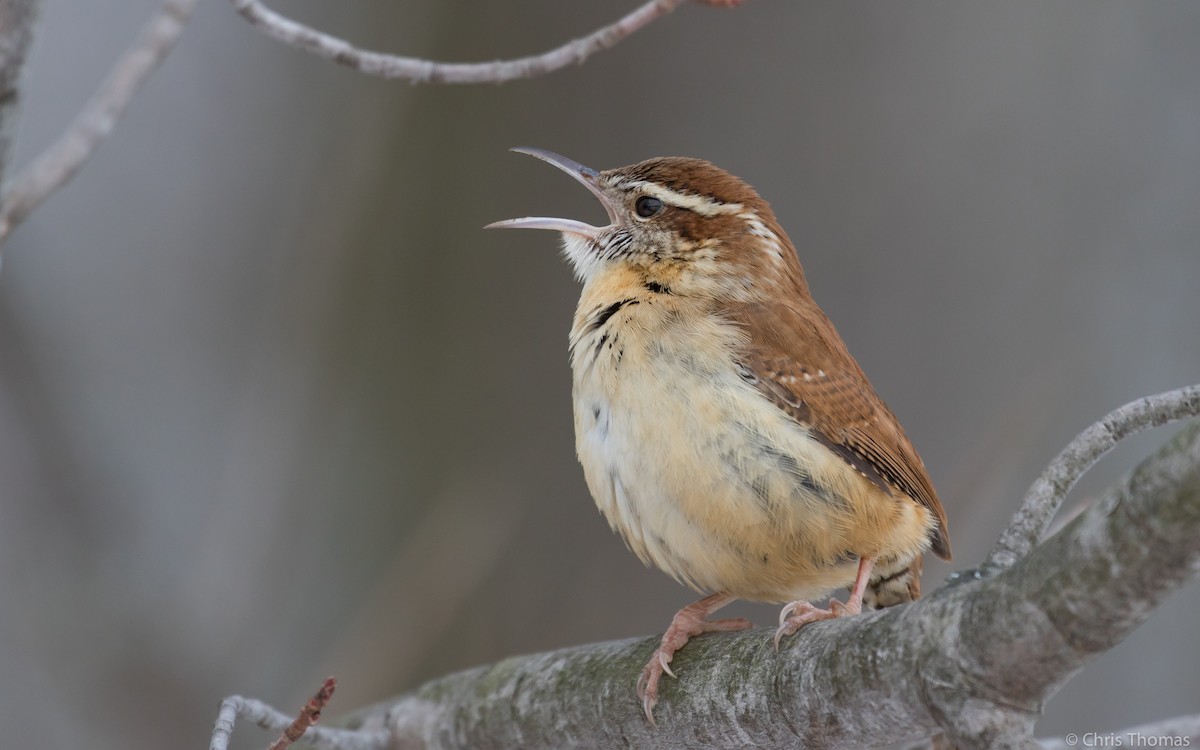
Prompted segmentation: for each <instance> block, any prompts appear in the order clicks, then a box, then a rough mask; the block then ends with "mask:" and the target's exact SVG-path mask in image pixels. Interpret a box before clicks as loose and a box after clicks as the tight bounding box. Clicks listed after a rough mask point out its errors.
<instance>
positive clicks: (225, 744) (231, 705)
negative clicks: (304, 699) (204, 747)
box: [208, 695, 391, 750]
mask: <svg viewBox="0 0 1200 750" xmlns="http://www.w3.org/2000/svg"><path fill="white" fill-rule="evenodd" d="M238 719H243V720H245V721H249V722H251V723H253V724H257V725H258V726H259V727H261V728H262V729H265V730H267V731H268V732H284V731H286V730H287V729H288V727H290V726H291V725H292V719H291V717H289V716H285V715H284V714H283V713H282V712H280V711H277V710H275V709H274V708H271V707H270V706H268V705H267V704H265V703H263V702H262V701H256V700H254V699H253V698H243V697H242V696H240V695H231V696H229V697H228V698H226V699H225V700H223V701H221V706H220V708H219V709H218V710H217V721H216V723H215V724H214V725H213V732H212V739H211V740H210V741H209V743H208V750H229V738H230V735H232V734H233V728H234V725H235V724H236V723H237V720H238ZM390 741H391V736H390V735H389V734H388V733H387V732H384V731H378V730H377V731H369V730H366V731H364V730H357V731H354V730H349V729H330V728H328V727H313V728H312V729H310V730H309V732H308V736H307V737H305V742H309V743H311V744H313V745H315V746H317V747H321V748H324V750H387V748H388V747H389V743H390Z"/></svg>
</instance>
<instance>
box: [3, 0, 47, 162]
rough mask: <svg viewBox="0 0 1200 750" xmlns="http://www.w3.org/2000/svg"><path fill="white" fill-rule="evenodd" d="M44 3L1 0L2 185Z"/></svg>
mask: <svg viewBox="0 0 1200 750" xmlns="http://www.w3.org/2000/svg"><path fill="white" fill-rule="evenodd" d="M40 5H41V3H40V2H39V0H0V185H3V184H4V175H5V174H6V173H7V169H8V158H9V155H10V153H11V152H12V142H13V135H14V134H15V133H16V130H17V126H16V121H17V114H18V109H19V104H20V85H21V74H22V73H23V72H24V70H25V58H26V56H27V55H28V52H29V42H30V40H32V39H33V27H34V26H35V25H36V24H37V18H38V10H39V6H40Z"/></svg>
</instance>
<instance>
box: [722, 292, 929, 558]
mask: <svg viewBox="0 0 1200 750" xmlns="http://www.w3.org/2000/svg"><path fill="white" fill-rule="evenodd" d="M731 317H732V319H733V322H735V323H737V324H738V325H739V326H740V327H741V328H742V329H743V330H744V331H745V333H746V335H747V341H746V344H745V346H744V347H743V348H742V350H741V352H740V356H739V361H740V364H741V366H742V368H743V376H744V377H745V378H746V379H747V380H748V381H750V382H751V383H753V384H754V385H755V386H756V387H757V388H758V390H759V391H760V392H761V393H762V394H763V395H764V396H766V397H767V398H768V399H770V400H771V402H772V403H774V404H775V405H776V406H778V407H779V408H780V409H782V410H783V411H784V412H786V413H787V414H788V415H789V416H791V417H792V418H793V419H795V420H796V421H797V422H800V423H802V424H804V425H805V426H807V427H809V428H811V429H812V430H813V432H814V434H815V435H816V436H817V438H818V439H819V440H821V442H822V443H824V444H825V445H826V446H828V447H829V449H830V450H832V451H833V452H834V453H836V454H837V455H838V456H840V457H841V458H842V459H843V460H845V461H846V462H847V463H849V464H850V465H851V466H853V467H854V468H856V469H858V471H859V472H861V473H862V474H863V476H865V477H866V478H867V479H869V480H870V481H871V482H873V483H874V484H876V485H877V486H878V487H879V488H880V489H882V490H884V491H886V492H888V493H891V492H892V491H893V490H899V491H900V492H903V493H904V494H906V495H908V496H909V497H911V498H913V499H914V500H916V501H917V502H919V503H920V504H921V505H923V506H925V507H926V508H928V509H929V511H930V512H931V513H933V515H934V516H935V517H936V518H937V528H936V529H935V530H934V534H933V542H932V548H933V551H934V553H936V554H937V555H938V556H939V557H941V558H943V559H946V560H949V559H950V536H949V533H948V532H947V530H946V513H945V511H944V510H942V504H941V502H939V501H938V497H937V492H936V491H935V490H934V489H933V483H932V482H931V481H930V479H929V474H928V473H927V472H926V471H925V464H924V463H923V462H922V461H921V457H920V456H918V455H917V451H916V449H915V448H913V445H912V443H911V442H910V441H909V439H908V436H907V435H905V434H904V430H903V429H902V428H901V427H900V423H899V422H898V421H896V417H895V415H893V414H892V412H891V410H890V409H888V407H887V405H886V404H884V403H883V400H882V399H880V398H879V396H878V395H876V393H875V390H874V389H873V388H871V384H870V383H869V382H868V381H867V378H866V375H865V374H863V371H862V369H861V368H860V367H859V366H858V363H857V362H855V361H854V359H853V358H852V357H851V356H850V354H849V352H848V351H847V350H846V345H845V344H844V343H843V342H842V339H841V337H840V336H838V334H837V332H836V331H835V330H834V328H833V325H832V324H831V323H830V322H829V320H828V319H827V318H826V317H825V314H824V313H823V312H821V310H820V308H818V307H817V306H816V304H815V303H804V302H800V303H796V304H787V303H780V304H771V305H765V304H746V305H741V306H735V307H734V308H733V310H732V311H731Z"/></svg>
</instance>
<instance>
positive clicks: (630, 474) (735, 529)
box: [572, 331, 931, 602]
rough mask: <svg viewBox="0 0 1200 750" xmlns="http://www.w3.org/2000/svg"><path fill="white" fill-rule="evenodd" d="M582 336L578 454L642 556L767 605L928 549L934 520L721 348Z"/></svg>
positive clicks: (708, 586) (816, 592) (702, 585)
mask: <svg viewBox="0 0 1200 750" xmlns="http://www.w3.org/2000/svg"><path fill="white" fill-rule="evenodd" d="M603 335H604V333H602V332H601V331H595V332H593V333H592V334H591V335H590V336H581V337H577V340H576V343H575V348H574V354H573V362H572V365H573V369H574V375H575V377H574V403H575V431H576V448H577V451H578V455H579V460H580V463H581V464H582V465H583V469H584V475H585V477H586V480H587V483H588V487H589V489H590V490H591V492H592V496H593V497H594V498H595V500H596V504H597V506H598V507H599V508H600V511H601V513H603V514H604V516H605V518H607V519H608V521H609V523H610V524H611V525H612V527H613V528H614V529H615V530H616V531H618V532H619V533H620V534H621V536H622V537H623V538H624V539H625V541H626V543H627V544H628V545H629V547H630V549H632V550H633V551H634V552H635V553H636V554H637V555H638V557H639V558H641V559H642V560H643V561H644V562H646V563H647V564H654V565H655V566H657V567H658V568H660V569H662V570H663V571H665V572H666V573H668V574H670V575H671V576H673V577H674V578H675V579H677V580H678V581H680V582H682V583H684V584H686V585H689V586H691V587H693V588H695V589H697V590H699V591H702V592H715V591H723V592H727V593H730V594H732V595H734V596H736V597H738V598H743V599H751V600H757V601H767V602H785V601H793V600H797V599H811V598H815V597H818V596H820V595H823V594H825V593H827V592H830V591H832V590H834V589H837V588H840V587H843V586H848V585H849V584H850V583H851V582H852V581H853V580H854V576H855V572H856V570H857V564H858V560H859V558H860V557H881V558H882V559H883V560H884V561H886V562H887V567H888V568H895V567H899V566H901V565H903V564H907V562H908V561H910V560H911V559H912V558H913V557H914V556H916V555H917V554H919V553H920V552H921V551H923V549H924V548H925V547H926V546H927V544H928V543H927V537H928V529H929V528H930V523H931V517H930V514H929V513H928V512H927V511H926V510H925V509H923V508H921V507H920V506H918V505H917V504H916V503H914V502H912V501H911V500H910V499H908V498H907V497H904V496H901V495H890V496H889V495H887V494H885V493H883V492H882V491H880V490H879V489H878V488H877V487H875V486H874V485H872V484H871V483H870V482H868V481H867V480H866V479H864V478H863V477H862V476H861V475H860V474H859V473H858V472H857V471H854V470H853V469H851V468H850V467H849V465H848V464H846V463H845V462H844V461H842V460H841V459H840V458H838V457H837V456H835V455H834V454H833V453H831V452H830V451H829V450H828V449H826V448H825V447H824V446H822V445H821V444H820V443H818V442H816V441H815V440H814V439H813V438H812V436H811V435H810V433H809V431H808V430H807V429H806V428H805V427H804V426H802V425H799V424H797V423H796V422H794V421H792V420H791V419H790V418H788V417H787V416H786V415H785V414H784V413H783V412H782V411H780V410H779V409H777V408H776V407H775V406H774V405H772V404H770V403H769V402H768V401H767V400H766V399H764V398H762V397H761V396H760V395H759V394H758V393H757V392H756V391H755V390H754V389H753V387H752V386H750V385H749V384H747V383H746V382H745V381H743V380H742V379H741V378H740V377H738V375H737V373H736V370H735V369H734V368H733V366H732V363H731V362H728V361H725V360H722V358H721V355H720V351H721V350H719V349H716V350H714V351H712V352H706V351H704V350H698V349H696V348H695V346H694V345H693V344H694V342H688V341H683V342H680V345H679V346H677V347H672V346H671V345H670V344H669V343H664V340H663V339H662V338H661V337H660V338H654V339H650V338H645V339H644V341H645V345H639V343H638V342H637V341H636V340H634V339H633V338H632V337H630V336H626V337H625V339H624V340H622V339H621V338H619V337H618V338H617V339H616V341H613V340H612V339H613V337H612V336H608V337H606V338H605V339H604V340H603V341H601V338H600V337H601V336H603Z"/></svg>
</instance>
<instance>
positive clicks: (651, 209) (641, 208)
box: [633, 195, 663, 219]
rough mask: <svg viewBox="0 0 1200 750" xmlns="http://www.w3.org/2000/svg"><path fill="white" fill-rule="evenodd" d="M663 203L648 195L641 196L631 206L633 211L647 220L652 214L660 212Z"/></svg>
mask: <svg viewBox="0 0 1200 750" xmlns="http://www.w3.org/2000/svg"><path fill="white" fill-rule="evenodd" d="M662 206H663V203H662V201H660V200H659V199H658V198H655V197H653V196H650V195H643V196H642V197H641V198H638V199H637V202H636V203H634V204H633V210H634V211H636V212H637V215H638V216H640V217H642V218H643V219H649V218H650V217H651V216H653V215H654V214H656V213H658V212H659V211H661V210H662Z"/></svg>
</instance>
